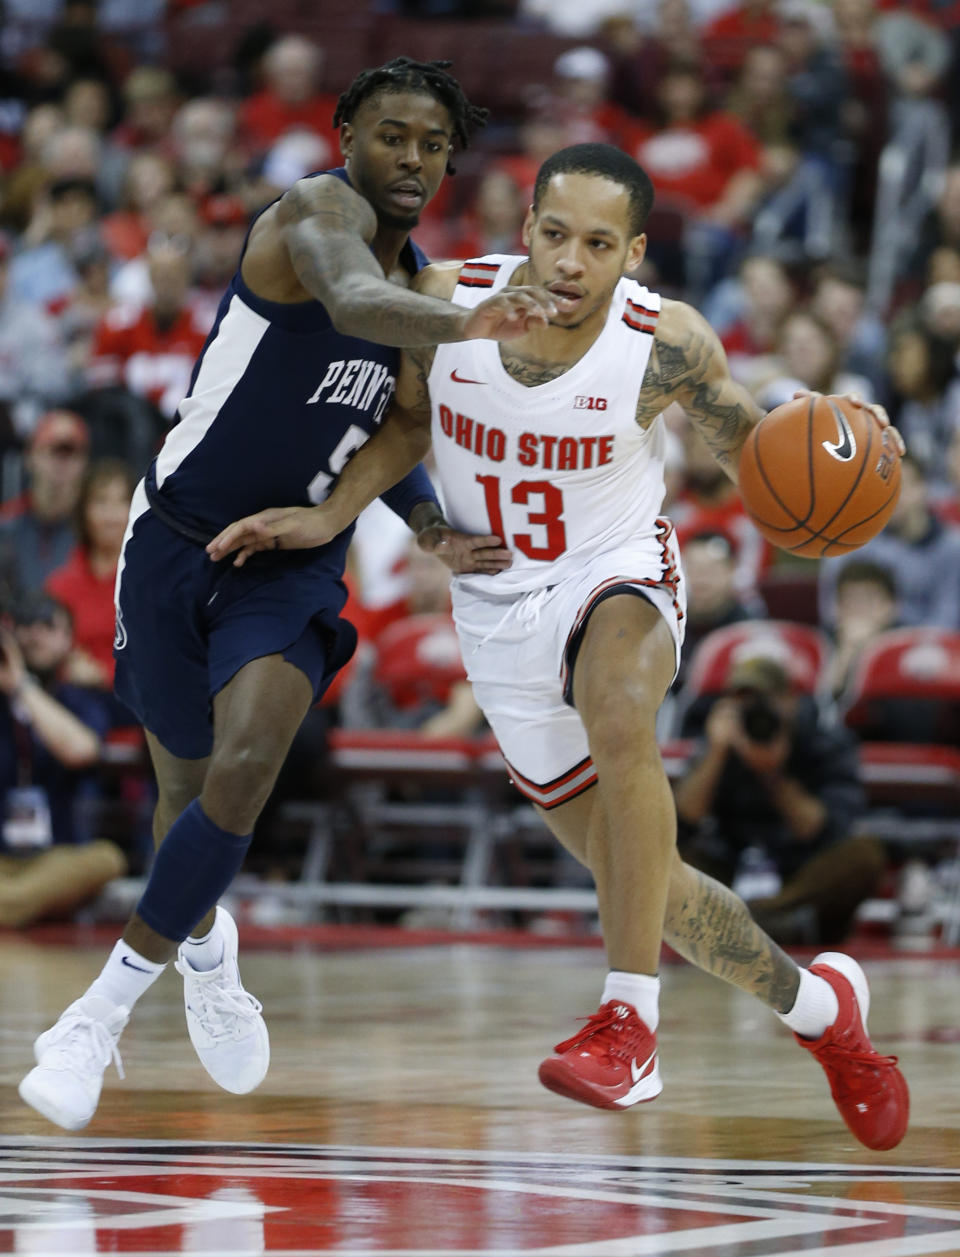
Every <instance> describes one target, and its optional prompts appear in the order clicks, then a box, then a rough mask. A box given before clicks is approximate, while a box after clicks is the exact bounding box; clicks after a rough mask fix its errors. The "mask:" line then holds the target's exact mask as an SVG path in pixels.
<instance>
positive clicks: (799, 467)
mask: <svg viewBox="0 0 960 1257" xmlns="http://www.w3.org/2000/svg"><path fill="white" fill-rule="evenodd" d="M739 479H740V495H741V497H742V499H743V504H744V506H745V507H746V510H747V514H748V515H749V516H750V518H751V519H752V520H753V522H754V524H755V525H756V526H757V528H758V529H759V530H760V532H761V533H762V534H763V535H764V537H766V538H767V540H768V541H772V542H773V544H774V545H775V546H779V548H780V549H781V550H788V551H789V552H790V553H791V554H800V555H804V556H805V557H806V558H811V559H822V558H824V557H825V556H826V555H831V554H848V553H849V552H850V551H851V550H856V549H857V548H858V547H859V546H862V545H865V544H866V543H867V542H868V541H869V540H870V539H871V538H872V537H875V536H876V535H877V533H878V532H880V530H881V529H882V528H883V526H884V524H886V522H887V520H888V519H889V518H890V516H891V514H892V512H893V508H894V506H896V503H897V498H898V497H899V496H900V454H899V451H898V449H897V447H896V444H895V441H894V438H893V436H891V434H890V432H889V431H888V430H886V429H885V428H882V427H881V426H880V424H879V423H878V421H877V420H876V418H875V417H874V416H873V414H872V413H871V412H870V411H869V410H867V409H866V408H865V407H862V406H854V405H853V404H852V403H851V402H847V401H843V400H839V399H837V398H833V397H823V396H821V395H819V394H818V395H812V396H810V397H798V398H795V399H794V400H793V401H789V402H785V403H784V404H783V405H782V406H778V407H777V408H776V409H775V410H771V411H770V413H769V414H768V415H766V416H765V417H764V418H763V419H761V420H760V422H759V424H757V426H756V427H755V428H754V429H753V431H752V432H751V433H750V435H749V436H748V437H747V440H746V442H745V443H744V446H743V452H742V454H741V456H740V476H739Z"/></svg>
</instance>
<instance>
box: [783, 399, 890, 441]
mask: <svg viewBox="0 0 960 1257" xmlns="http://www.w3.org/2000/svg"><path fill="white" fill-rule="evenodd" d="M810 395H811V390H810V389H799V390H798V391H797V392H796V393H794V397H809V396H810ZM830 396H831V397H833V398H835V399H836V401H838V402H849V403H850V405H851V406H856V407H857V408H858V409H860V410H869V411H870V413H871V415H873V417H874V419H876V421H877V423H879V425H880V427H881V428H889V429H890V432H891V435H892V436H893V439H894V440H895V441H896V444H897V449H898V451H899V452H900V454H901V455H903V454H906V452H907V447H906V444H905V443H904V440H903V437H902V436H901V435H900V433H899V432H898V431H897V429H896V428H895V427H894V426H893V424H892V423H891V422H890V416H889V415H888V414H887V412H886V409H885V407H883V406H881V405H880V404H879V403H878V402H865V401H864V400H863V398H862V397H861V396H860V394H859V393H831V394H830Z"/></svg>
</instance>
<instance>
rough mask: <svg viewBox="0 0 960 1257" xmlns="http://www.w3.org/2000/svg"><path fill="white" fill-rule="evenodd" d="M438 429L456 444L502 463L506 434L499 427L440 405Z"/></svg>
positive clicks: (505, 446)
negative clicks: (455, 412)
mask: <svg viewBox="0 0 960 1257" xmlns="http://www.w3.org/2000/svg"><path fill="white" fill-rule="evenodd" d="M440 431H441V432H442V433H443V435H444V436H448V437H451V438H452V439H453V440H454V441H455V442H456V443H457V445H459V446H461V447H462V448H463V449H465V450H470V452H471V453H473V454H479V455H480V457H481V458H489V459H490V461H491V462H493V463H502V462H503V460H504V458H505V457H506V453H507V434H506V433H505V432H503V431H502V430H501V429H500V428H488V427H487V425H486V424H485V423H481V422H480V421H479V419H471V418H469V417H468V416H467V415H461V414H459V413H457V414H454V412H453V411H452V410H451V409H450V407H449V406H441V407H440Z"/></svg>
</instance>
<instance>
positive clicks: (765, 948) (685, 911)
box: [663, 857, 800, 1013]
mask: <svg viewBox="0 0 960 1257" xmlns="http://www.w3.org/2000/svg"><path fill="white" fill-rule="evenodd" d="M663 936H664V940H665V941H666V942H667V943H669V944H670V946H671V947H672V948H673V950H674V951H676V952H679V953H680V955H681V956H683V958H684V959H685V960H689V961H690V963H691V964H694V965H696V966H697V968H699V969H704V970H705V971H706V972H707V973H712V974H713V975H714V976H715V977H717V978H722V979H723V980H724V982H730V983H731V984H732V985H733V986H737V987H739V988H740V990H742V991H748V992H749V993H750V994H751V995H755V996H756V997H757V999H759V1000H762V1001H763V1003H764V1004H767V1005H768V1006H769V1007H770V1008H772V1009H773V1010H774V1011H775V1012H778V1013H785V1012H789V1010H790V1009H791V1008H792V1007H793V1005H794V1002H795V1001H796V998H797V991H798V989H799V986H800V969H799V967H798V966H797V965H796V963H795V962H794V961H793V960H791V959H790V957H789V956H788V955H787V954H786V953H785V952H784V951H782V950H781V949H780V948H779V947H778V946H777V944H776V943H775V942H774V941H773V939H771V938H769V937H768V936H767V935H766V934H764V932H763V930H761V929H760V927H759V926H758V925H757V923H756V922H755V921H754V920H753V918H752V917H751V916H750V913H749V911H748V910H747V906H746V904H745V903H744V902H743V900H742V899H741V898H740V897H739V896H738V895H735V894H734V893H733V891H732V890H729V889H728V888H727V887H726V886H724V885H722V884H721V883H720V882H717V881H714V879H713V878H712V877H708V876H707V874H706V873H701V872H700V871H699V870H698V869H695V868H692V867H691V866H690V865H689V864H684V863H683V861H682V860H681V859H680V858H679V857H678V858H677V859H676V860H675V861H674V867H673V875H672V877H671V881H670V897H669V899H668V901H667V913H666V917H665V919H664V930H663Z"/></svg>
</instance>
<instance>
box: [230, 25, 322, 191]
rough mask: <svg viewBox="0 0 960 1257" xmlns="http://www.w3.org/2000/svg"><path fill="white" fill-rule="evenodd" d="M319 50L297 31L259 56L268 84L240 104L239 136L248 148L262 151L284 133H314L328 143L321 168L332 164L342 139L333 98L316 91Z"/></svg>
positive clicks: (257, 151) (278, 41)
mask: <svg viewBox="0 0 960 1257" xmlns="http://www.w3.org/2000/svg"><path fill="white" fill-rule="evenodd" d="M321 62H322V54H321V52H320V49H319V48H318V47H317V46H316V44H314V43H312V42H311V41H310V40H309V39H304V38H303V37H302V36H300V35H286V36H284V38H282V39H278V40H277V42H276V43H275V44H273V45H272V46H271V47H270V48H269V49H268V50H267V53H266V55H265V56H264V59H263V73H264V78H265V80H266V86H265V87H264V89H263V90H262V91H260V92H257V93H256V94H255V95H253V96H251V97H250V98H249V99H248V100H246V101H245V102H244V104H243V106H242V108H241V112H240V121H241V129H242V132H243V137H244V139H245V140H246V142H247V144H248V145H249V147H250V148H251V150H252V151H253V152H254V153H256V154H262V153H264V152H266V150H267V149H268V148H269V147H270V146H271V145H272V144H273V142H274V141H275V140H277V139H279V138H280V136H281V135H284V134H285V133H286V132H287V131H294V130H307V131H314V132H316V134H317V135H319V136H321V137H322V138H323V139H325V140H326V141H327V143H328V145H329V149H330V152H329V157H328V159H327V160H326V161H325V162H323V163H321V166H323V165H327V166H335V165H336V164H337V162H338V160H339V156H340V141H339V137H338V133H337V132H336V131H335V130H334V127H333V115H334V111H335V109H336V106H337V98H336V96H328V95H323V94H321V93H320V92H318V91H317V82H318V79H319V77H320V68H321Z"/></svg>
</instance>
